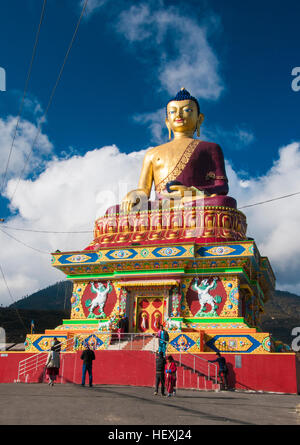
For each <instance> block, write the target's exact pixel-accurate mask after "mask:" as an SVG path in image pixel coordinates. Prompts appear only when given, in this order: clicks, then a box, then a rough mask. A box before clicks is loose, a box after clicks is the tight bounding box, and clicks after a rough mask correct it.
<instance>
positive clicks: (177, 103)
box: [166, 88, 204, 139]
mask: <svg viewBox="0 0 300 445" xmlns="http://www.w3.org/2000/svg"><path fill="white" fill-rule="evenodd" d="M166 111H167V117H166V126H167V127H168V130H169V139H171V135H172V131H173V133H174V138H178V137H191V138H192V137H193V135H194V133H195V131H197V136H198V137H199V136H200V125H201V124H202V122H203V120H204V114H202V113H200V107H199V103H198V101H197V99H196V98H195V97H192V96H191V95H190V93H189V92H188V91H187V90H186V89H185V88H181V90H180V91H179V92H178V93H177V94H176V96H175V97H174V98H173V99H171V100H170V101H169V102H168V104H167V110H166Z"/></svg>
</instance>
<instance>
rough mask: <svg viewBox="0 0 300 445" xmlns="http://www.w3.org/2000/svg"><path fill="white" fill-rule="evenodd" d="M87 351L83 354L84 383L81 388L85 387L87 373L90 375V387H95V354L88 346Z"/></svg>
mask: <svg viewBox="0 0 300 445" xmlns="http://www.w3.org/2000/svg"><path fill="white" fill-rule="evenodd" d="M85 348H86V349H85V350H84V351H83V352H82V354H81V357H80V358H81V360H83V364H82V381H81V386H84V385H85V376H86V372H88V373H89V386H90V387H92V386H93V360H95V353H94V351H92V350H91V349H90V347H89V345H88V344H86V345H85Z"/></svg>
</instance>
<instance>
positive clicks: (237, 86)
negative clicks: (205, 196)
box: [0, 0, 300, 293]
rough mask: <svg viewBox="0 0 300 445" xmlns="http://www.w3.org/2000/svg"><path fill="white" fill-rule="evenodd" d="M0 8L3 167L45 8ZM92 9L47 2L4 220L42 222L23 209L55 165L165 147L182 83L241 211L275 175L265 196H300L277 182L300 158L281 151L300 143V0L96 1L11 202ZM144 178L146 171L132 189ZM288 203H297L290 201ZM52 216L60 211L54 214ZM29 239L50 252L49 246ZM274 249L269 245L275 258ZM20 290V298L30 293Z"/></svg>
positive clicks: (31, 4) (29, 2) (75, 0)
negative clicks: (288, 162)
mask: <svg viewBox="0 0 300 445" xmlns="http://www.w3.org/2000/svg"><path fill="white" fill-rule="evenodd" d="M1 3H2V4H1V15H0V42H1V44H0V67H3V68H4V69H5V70H6V76H7V85H6V91H5V92H0V163H1V169H2V170H4V168H5V165H6V160H7V156H8V152H9V148H10V141H11V139H10V137H11V136H12V134H13V128H14V125H13V124H14V121H13V120H9V119H13V118H15V117H16V116H17V114H18V109H19V105H20V100H21V97H22V92H23V88H24V85H25V80H26V73H27V69H28V66H29V61H30V58H31V52H32V48H33V44H34V38H35V32H36V29H37V25H38V22H39V17H40V12H41V8H42V3H43V2H42V0H24V1H22V2H20V1H19V0H10V2H1ZM81 8H82V0H48V2H47V5H46V10H45V17H44V21H43V24H42V27H41V34H40V40H39V43H38V47H37V53H36V57H35V61H34V64H33V70H32V76H31V79H30V83H29V89H28V94H27V101H26V107H25V109H24V112H23V114H22V118H23V120H22V123H23V124H22V126H21V128H20V131H19V135H18V137H19V140H18V144H16V147H14V149H13V155H12V160H11V163H10V166H9V174H8V178H7V179H9V180H10V184H9V183H8V184H7V186H8V188H7V189H5V191H4V194H5V196H6V198H3V197H2V198H1V199H0V204H2V208H1V216H5V217H6V218H8V221H10V222H14V223H16V225H17V223H19V225H20V226H23V227H24V226H25V225H26V224H27V225H28V227H33V226H34V223H35V221H36V219H34V218H31V216H30V217H29V216H28V215H29V214H30V215H31V213H30V212H29V210H28V208H26V207H25V204H24V203H26V202H27V201H26V199H25V197H24V193H25V190H26V187H27V186H28V187H29V184H30V181H31V184H33V185H34V186H35V187H36V188H37V187H38V185H39V184H40V182H41V181H42V179H43V178H45V177H46V176H47V174H48V173H49V171H50V168H49V165H50V166H53V165H54V163H55V162H57V166H58V165H62V162H63V161H64V160H65V161H66V160H67V159H69V160H70V162H71V160H72V161H74V162H75V159H76V155H77V156H79V157H84V156H85V155H86V154H87V153H90V152H91V151H93V150H95V149H99V150H100V149H101V147H105V146H110V147H111V146H113V145H115V146H116V147H117V153H118V156H121V155H122V154H124V155H125V154H126V155H127V157H124V159H126V162H127V161H128V160H130V162H131V161H132V155H131V153H132V152H138V151H140V150H144V149H146V148H148V147H149V146H153V145H157V144H158V143H161V142H163V141H166V139H167V133H166V131H165V130H164V129H163V128H164V127H163V124H162V125H161V122H162V118H163V108H164V106H165V104H166V102H167V101H168V100H169V99H170V98H171V97H172V96H174V95H175V94H176V93H177V91H178V90H179V89H180V87H182V86H184V87H185V88H187V89H188V90H189V91H190V92H191V94H193V95H194V96H196V97H198V99H199V102H200V107H201V111H202V112H203V113H204V114H205V122H204V124H203V128H202V135H203V137H204V138H205V139H209V140H213V141H214V142H217V143H219V144H220V145H221V146H222V148H223V151H224V155H225V158H226V160H227V162H228V164H229V165H230V168H231V169H232V172H234V175H235V176H234V175H233V173H232V175H233V176H234V178H235V179H233V180H232V183H233V185H231V184H230V194H231V195H233V194H234V192H235V193H236V194H237V195H238V197H239V200H240V204H247V203H248V202H249V200H250V201H251V202H256V201H257V200H260V198H262V195H261V193H260V191H261V189H262V184H264V185H265V184H268V185H270V184H271V181H269V179H270V175H273V176H272V178H273V179H272V181H274V184H275V185H274V184H273V182H272V184H273V185H272V187H271V186H270V188H268V187H265V186H264V189H265V190H268V193H267V194H265V195H264V196H263V198H264V199H269V198H273V197H276V196H280V195H281V194H285V193H293V192H297V191H299V190H300V184H299V187H298V189H297V185H298V184H297V183H293V182H291V183H290V182H289V180H287V179H286V177H284V180H283V179H282V178H281V179H280V178H279V179H278V174H279V173H278V171H280V172H281V171H283V169H284V168H286V166H285V167H283V163H284V162H285V159H286V158H285V156H286V157H287V151H288V150H290V151H291V152H292V153H293V156H295V159H296V158H297V159H298V154H299V153H298V147H296V149H295V150H294V151H293V149H292V148H291V149H286V150H285V151H283V152H282V155H281V154H280V148H282V147H287V146H289V144H292V143H295V144H297V143H298V142H299V141H300V125H299V105H300V92H298V93H297V92H295V91H293V90H292V88H291V82H292V79H293V78H292V76H291V72H292V69H293V68H294V67H296V66H300V57H299V40H300V39H299V13H300V4H299V1H298V0H288V1H286V2H282V1H281V0H272V1H269V0H261V1H258V0H251V1H249V0H244V1H243V2H240V1H238V0H226V1H225V0H205V1H204V0H203V1H200V0H189V1H187V0H185V1H181V0H177V1H167V0H165V1H163V0H155V1H154V0H153V1H151V0H141V1H139V2H137V1H130V0H126V1H125V0H89V3H88V9H87V14H85V17H84V19H83V21H82V22H81V24H80V28H79V31H78V34H77V37H76V40H75V43H74V46H73V48H72V50H71V53H70V56H69V59H68V61H67V64H66V67H65V70H64V72H63V75H62V79H61V81H60V83H59V86H58V88H57V91H56V94H55V97H54V101H53V103H52V105H51V108H50V111H49V113H48V115H47V121H46V123H45V124H44V125H43V127H42V137H41V138H40V139H39V141H38V143H37V146H36V147H35V151H34V155H33V158H32V162H31V163H30V164H29V166H28V170H27V176H24V177H23V178H22V180H24V182H23V181H22V183H21V187H20V189H18V191H17V197H18V198H19V201H18V200H16V201H14V202H13V203H12V202H11V201H10V198H9V197H10V192H9V190H11V189H9V185H10V186H11V187H12V184H13V183H14V181H16V179H17V178H18V177H19V175H20V173H21V170H22V162H23V161H24V156H25V154H26V152H28V150H29V149H30V143H31V141H32V140H33V138H34V131H35V128H36V125H37V122H38V119H39V118H40V117H41V116H42V113H43V110H45V108H46V105H47V102H48V99H49V96H50V92H51V89H52V88H53V85H54V83H55V80H56V77H57V75H58V72H59V69H60V67H61V64H62V61H63V59H64V56H65V52H66V50H67V47H68V45H69V42H70V39H71V36H72V33H73V31H74V28H75V24H76V22H77V20H78V17H79V15H80V11H81ZM1 132H2V136H1ZM293 147H295V146H293ZM18 156H19V158H18ZM134 156H135V155H133V157H134ZM290 156H291V155H290ZM137 158H139V155H136V159H137ZM120 159H121V158H120ZM289 159H291V158H289ZM124 162H125V161H124ZM128 162H129V161H128ZM49 163H50V164H49ZM274 163H275V164H274ZM124 165H125V164H124ZM130 165H131V164H130ZM132 165H133V164H132ZM276 165H277V167H278V171H277V173H276V174H275V176H274V166H275V167H276ZM293 165H297V162H296V161H294V162H293ZM101 167H102V170H101ZM277 167H276V168H277ZM132 168H134V167H132ZM95 169H96V170H95V175H98V176H101V175H103V174H104V172H103V165H102V166H101V165H97V166H95ZM43 173H44V175H43ZM122 174H123V172H122V169H121V170H120V172H118V174H117V175H116V177H117V179H118V178H119V179H120V180H123V179H124V178H123V176H122ZM138 174H139V170H138V168H137V169H136V171H135V173H134V174H132V178H133V182H134V181H137V179H138ZM40 175H42V176H40ZM276 175H277V176H276ZM296 175H297V173H295V174H294V176H296ZM67 176H68V171H67V170H66V178H67ZM233 176H232V177H233ZM275 177H276V178H277V179H276V181H275V179H274V178H275ZM287 178H289V176H288V173H287ZM37 179H38V180H37ZM246 180H248V181H249V184H250V187H248V189H247V182H245V181H246ZM66 183H68V179H66ZM14 184H15V183H14ZM282 184H284V187H283V186H282ZM98 186H99V185H98ZM22 187H23V188H22ZM90 187H92V185H91V186H90ZM238 187H240V189H238ZM251 187H252V188H251ZM259 187H260V188H259ZM295 188H296V189H295ZM39 190H41V189H39ZM239 190H240V191H239ZM241 190H244V191H245V193H244V195H243V194H242V193H241ZM250 191H251V193H250ZM89 192H90V193H92V191H91V189H90V190H89V189H88V188H87V189H86V193H89ZM53 193H54V190H53ZM53 196H54V195H53ZM297 199H298V198H295V200H297ZM58 200H59V197H58ZM28 202H29V201H28ZM294 202H296V201H294ZM21 203H22V205H23V207H22V205H21ZM12 205H13V206H12ZM289 205H290V206H291V207H293V205H294V204H293V203H292V202H291V201H290V204H289ZM44 211H45V212H47V211H49V214H50V212H51V213H52V212H53V209H52V208H51V209H50V208H49V209H48V210H47V209H46V210H44ZM276 212H278V208H277V210H275V214H276ZM247 216H248V215H247ZM256 216H257V215H256ZM249 217H251V215H250V214H249ZM14 218H15V219H14ZM18 218H19V219H18ZM57 218H58V219H57V220H54V221H53V224H52V225H51V224H50V222H49V224H48V225H47V222H45V224H46V227H45V224H44V226H42V225H41V224H42V219H41V217H39V218H37V220H38V222H37V224H39V228H41V229H43V228H53V226H54V225H56V226H57V224H60V229H61V230H64V229H65V227H66V226H67V225H68V222H67V220H65V219H61V220H60V219H59V217H57ZM296 222H297V221H295V223H296ZM80 224H82V227H86V226H87V222H84V221H81V223H79V222H78V224H77V226H76V227H78V226H79V225H80ZM264 230H267V231H268V228H264V229H262V228H261V232H259V233H258V235H256V236H257V237H258V239H259V237H261V240H263V239H264V237H265V232H264ZM255 234H256V233H255ZM277 236H278V235H277ZM274 237H275V234H274ZM22 239H23V238H22ZM25 241H26V240H25ZM10 242H11V241H10ZM28 242H29V244H30V243H31V244H32V243H34V245H35V246H39V245H40V242H41V241H40V240H38V241H36V240H35V239H34V240H29V241H28ZM272 242H273V241H272ZM271 244H272V243H271V241H270V245H269V246H266V251H267V252H266V253H267V254H269V251H271V250H272V249H271V247H270V246H271ZM45 248H46V249H48V248H49V249H50V247H45ZM70 248H71V246H70ZM75 248H78V247H76V246H74V249H75ZM274 261H275V264H278V266H276V267H277V268H278V270H279V269H280V267H283V269H280V270H281V271H282V276H283V271H284V266H282V265H281V266H280V264H281V263H280V261H281V260H280V258H279V254H278V258H277V260H276V258H275V260H274ZM276 261H277V263H276ZM299 261H300V260H299ZM24 273H25V272H24ZM295 277H296V271H295V276H293V277H291V278H290V279H289V280H287V282H286V283H285V284H284V285H283V287H285V288H288V289H290V290H292V289H294V288H295V285H296V284H291V282H293V283H296V278H295ZM13 282H14V279H13V276H12V277H11V283H13ZM281 282H282V283H284V280H283V278H282V279H281ZM32 286H33V287H34V286H35V284H34V285H32ZM36 286H37V287H39V283H37V284H36ZM289 286H290V287H289ZM293 286H294V287H293ZM297 286H298V284H297ZM19 287H20V290H17V289H16V293H18V292H20V293H22V292H23V290H22V286H21V285H20V286H19ZM25 287H26V286H25ZM28 288H30V286H28ZM18 289H19V288H18ZM297 289H298V288H297ZM299 291H300V283H299Z"/></svg>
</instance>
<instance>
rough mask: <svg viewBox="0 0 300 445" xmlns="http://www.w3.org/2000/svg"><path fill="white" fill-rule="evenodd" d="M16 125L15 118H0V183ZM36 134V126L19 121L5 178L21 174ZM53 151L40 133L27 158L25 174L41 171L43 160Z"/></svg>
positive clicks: (25, 121)
mask: <svg viewBox="0 0 300 445" xmlns="http://www.w3.org/2000/svg"><path fill="white" fill-rule="evenodd" d="M16 125H17V118H16V117H12V116H8V117H7V118H6V119H1V118H0V165H1V166H2V171H1V183H2V178H3V176H2V175H3V174H4V171H5V168H6V165H7V160H8V156H9V152H10V149H11V145H12V140H13V136H14V133H15V129H16ZM36 134H37V127H36V125H34V124H32V123H31V122H29V121H27V120H21V121H20V122H19V125H18V131H17V134H16V138H15V141H14V144H13V148H12V152H11V158H10V162H9V166H8V171H7V178H11V177H12V176H17V175H19V174H21V172H22V170H23V167H24V163H25V161H26V159H27V157H28V154H29V153H30V151H31V148H32V143H33V141H34V139H35V137H36ZM52 150H53V145H52V143H51V142H50V141H49V139H48V137H47V136H46V135H45V134H43V133H40V135H39V137H38V139H37V141H36V145H35V146H34V147H33V150H32V155H31V156H30V158H29V161H28V165H27V168H26V172H24V174H26V173H28V172H32V171H33V170H35V171H38V172H39V171H41V169H42V168H43V166H44V160H45V159H47V158H49V156H50V155H51V153H52Z"/></svg>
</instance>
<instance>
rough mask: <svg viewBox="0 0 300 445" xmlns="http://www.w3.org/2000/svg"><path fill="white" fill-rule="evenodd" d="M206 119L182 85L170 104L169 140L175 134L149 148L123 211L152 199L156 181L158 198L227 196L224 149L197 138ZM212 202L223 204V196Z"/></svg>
mask: <svg viewBox="0 0 300 445" xmlns="http://www.w3.org/2000/svg"><path fill="white" fill-rule="evenodd" d="M203 120H204V115H203V114H202V113H201V112H200V107H199V103H198V101H197V99H195V98H194V97H192V96H191V95H190V93H189V92H188V91H187V90H185V88H182V89H181V90H180V91H179V92H178V93H177V95H176V96H175V97H174V98H173V99H171V100H170V101H169V102H168V104H167V117H166V121H165V122H166V126H167V128H168V130H169V139H171V135H172V132H173V136H174V137H173V139H172V140H170V142H167V143H165V144H162V145H159V146H157V147H154V148H151V149H149V150H148V151H147V153H146V155H145V158H144V161H143V167H142V171H141V174H140V179H139V183H138V188H137V189H136V190H132V191H130V192H129V193H128V194H127V195H126V196H125V198H124V199H123V201H122V204H121V211H122V212H125V213H128V212H130V211H131V210H132V211H134V210H135V208H136V209H138V208H139V207H140V206H139V205H138V204H140V203H141V202H145V201H147V200H149V197H150V192H151V188H152V184H153V182H154V186H155V192H156V199H157V200H165V199H170V200H177V201H178V200H179V201H180V202H185V199H186V197H188V200H191V199H192V200H197V199H199V198H201V199H205V201H206V200H207V198H214V197H216V198H217V197H218V196H219V195H223V198H224V195H226V194H227V193H228V183H227V177H226V172H225V165H224V157H223V153H222V149H221V148H220V146H219V145H217V144H214V143H211V142H206V141H201V140H199V139H194V137H193V136H194V133H195V132H196V131H197V136H198V137H199V136H200V126H201V124H202V122H203ZM220 198H221V196H220ZM228 198H229V197H228ZM229 199H231V200H232V198H229ZM209 201H211V199H209ZM221 201H222V199H221ZM232 201H234V200H232ZM232 204H233V203H231V206H232ZM210 205H221V203H220V199H214V200H213V201H211V203H210ZM233 206H234V205H233Z"/></svg>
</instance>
